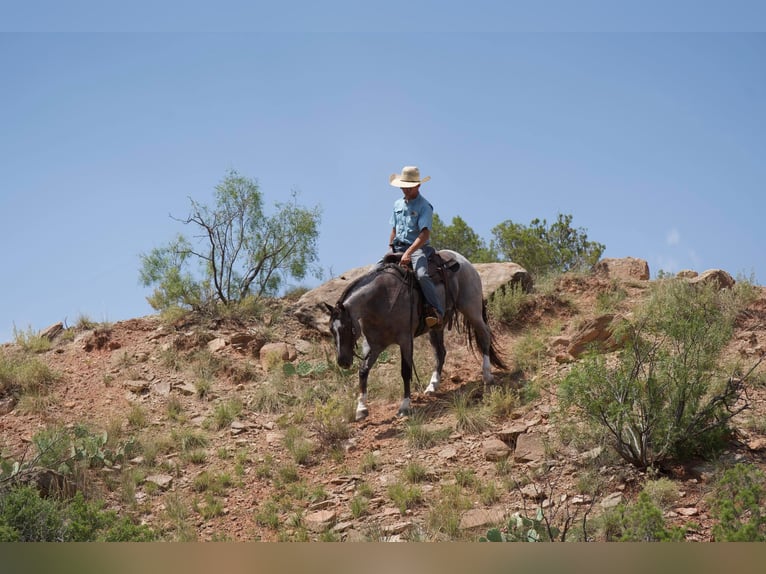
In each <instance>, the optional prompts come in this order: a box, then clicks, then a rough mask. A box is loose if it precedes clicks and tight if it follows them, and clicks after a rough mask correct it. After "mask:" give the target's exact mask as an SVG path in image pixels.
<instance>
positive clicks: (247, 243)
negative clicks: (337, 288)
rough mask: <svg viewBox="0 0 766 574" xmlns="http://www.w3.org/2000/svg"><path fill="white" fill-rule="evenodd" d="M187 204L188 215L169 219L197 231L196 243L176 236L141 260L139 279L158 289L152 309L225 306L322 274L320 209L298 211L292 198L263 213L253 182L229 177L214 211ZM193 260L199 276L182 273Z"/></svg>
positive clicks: (220, 187) (217, 191)
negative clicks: (213, 302)
mask: <svg viewBox="0 0 766 574" xmlns="http://www.w3.org/2000/svg"><path fill="white" fill-rule="evenodd" d="M190 202H191V212H190V213H189V215H188V217H186V218H185V219H178V218H174V219H176V220H177V221H181V222H182V223H184V224H185V225H192V226H195V227H196V228H197V231H198V233H196V234H195V236H194V237H195V239H196V240H197V241H196V242H191V241H190V240H188V239H186V238H185V237H183V236H181V235H179V236H178V238H177V239H176V240H175V241H174V242H172V243H171V244H169V245H168V246H165V247H161V248H155V249H154V250H152V251H151V252H150V253H149V254H145V255H142V256H141V259H142V269H141V280H142V282H143V284H144V285H145V286H150V285H155V286H156V287H155V292H154V294H153V295H152V296H151V297H149V303H150V304H151V305H152V306H153V307H154V308H155V309H166V308H168V307H170V306H173V305H177V306H182V307H184V306H185V307H192V308H198V307H200V306H201V305H203V304H205V303H207V302H209V301H210V300H218V301H220V302H222V303H224V304H227V305H228V304H229V303H232V302H239V301H242V300H243V299H244V298H245V297H247V296H248V295H254V296H256V297H261V296H264V295H271V294H274V293H276V292H277V291H278V290H279V288H280V287H281V286H282V284H283V282H284V280H285V279H286V278H288V277H293V278H295V279H303V278H304V277H306V275H307V274H309V273H311V274H313V275H316V276H319V275H320V272H319V268H318V267H317V266H316V265H315V263H316V261H317V253H316V242H317V238H318V236H319V224H320V220H321V216H320V210H319V208H316V207H315V208H313V209H307V208H304V207H302V206H300V205H298V203H297V194H296V193H293V194H292V197H291V200H290V201H289V202H287V203H276V204H275V209H274V212H273V213H272V214H270V215H269V214H266V213H265V211H264V208H263V197H262V194H261V191H260V189H259V187H258V184H257V183H256V182H255V181H253V180H251V179H248V178H246V177H243V176H240V175H239V174H238V173H237V172H235V171H231V172H229V173H228V174H227V175H226V177H225V178H224V179H223V181H222V182H221V183H220V184H219V185H217V186H216V188H215V205H214V206H213V207H210V206H208V205H205V204H202V203H200V202H198V201H195V200H192V199H190ZM192 260H196V261H197V262H198V263H200V264H201V271H200V272H198V273H197V274H194V273H192V272H190V271H188V270H186V269H185V267H186V265H187V263H189V262H190V261H192Z"/></svg>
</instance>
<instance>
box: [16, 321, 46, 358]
mask: <svg viewBox="0 0 766 574" xmlns="http://www.w3.org/2000/svg"><path fill="white" fill-rule="evenodd" d="M13 339H14V342H15V343H16V344H17V345H18V346H20V347H21V348H22V349H23V350H24V351H26V352H28V353H44V352H45V351H48V350H50V348H51V341H50V339H48V338H47V337H43V336H41V335H40V334H39V333H37V332H36V331H35V330H34V329H32V327H28V328H27V330H26V331H20V330H18V329H17V328H16V325H14V326H13Z"/></svg>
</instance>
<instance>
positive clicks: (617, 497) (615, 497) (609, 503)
mask: <svg viewBox="0 0 766 574" xmlns="http://www.w3.org/2000/svg"><path fill="white" fill-rule="evenodd" d="M623 498H624V497H623V495H622V492H613V493H612V494H609V495H607V496H606V497H605V498H604V499H603V500H602V501H601V503H600V504H601V508H603V509H604V510H609V509H610V508H614V507H616V506H617V505H619V504H620V503H621V502H622V501H623Z"/></svg>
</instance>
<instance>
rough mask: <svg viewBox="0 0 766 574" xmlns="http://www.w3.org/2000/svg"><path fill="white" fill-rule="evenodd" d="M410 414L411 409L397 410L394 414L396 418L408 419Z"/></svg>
mask: <svg viewBox="0 0 766 574" xmlns="http://www.w3.org/2000/svg"><path fill="white" fill-rule="evenodd" d="M411 414H412V410H411V409H399V411H398V412H397V413H396V416H397V417H399V418H400V419H401V418H404V417H408V416H410V415H411Z"/></svg>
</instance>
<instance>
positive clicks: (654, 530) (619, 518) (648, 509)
mask: <svg viewBox="0 0 766 574" xmlns="http://www.w3.org/2000/svg"><path fill="white" fill-rule="evenodd" d="M607 524H608V527H607V528H606V532H605V535H606V539H607V541H620V542H679V541H682V540H683V539H684V531H683V529H681V528H678V527H671V528H668V527H667V525H666V524H665V518H664V516H663V514H662V510H661V509H660V508H658V507H657V506H656V505H655V504H654V502H653V501H652V499H651V497H650V496H649V494H648V493H647V492H645V491H642V492H640V493H639V495H638V498H637V499H636V501H635V502H633V503H631V504H619V505H618V506H617V507H616V508H615V509H614V510H613V511H611V513H610V514H609V516H607Z"/></svg>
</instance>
